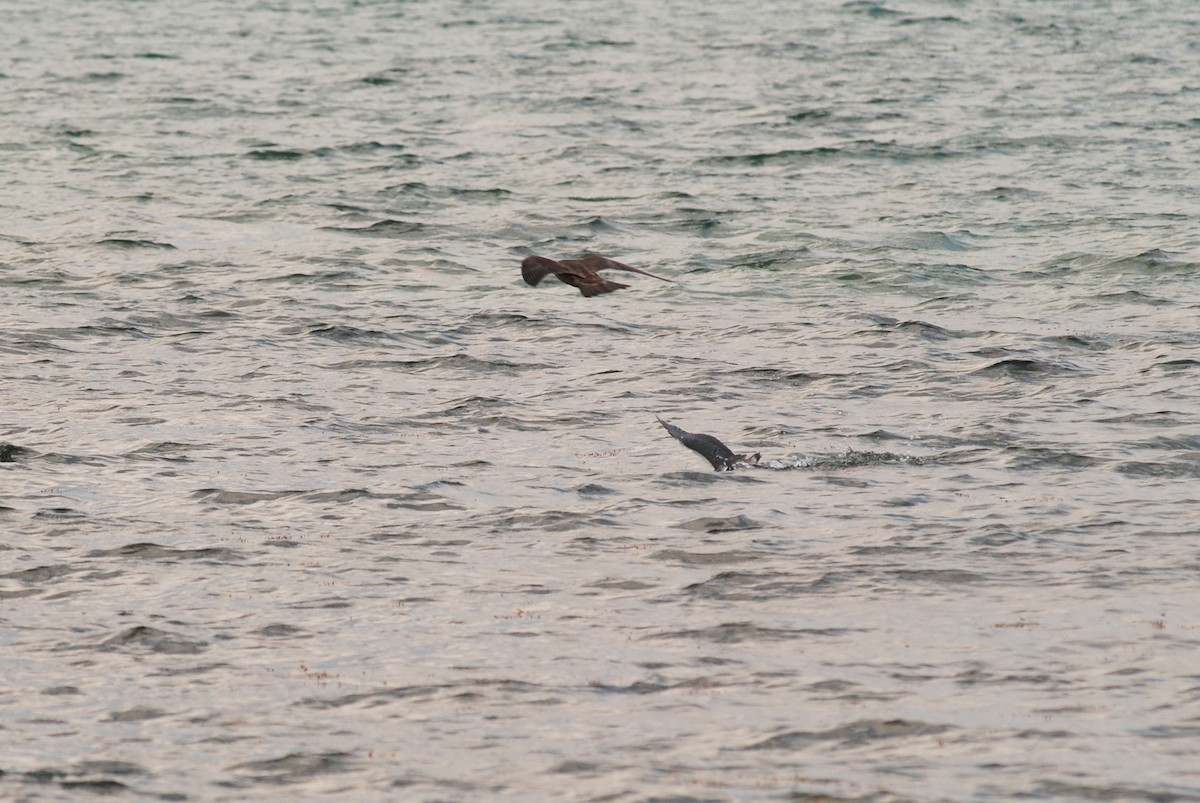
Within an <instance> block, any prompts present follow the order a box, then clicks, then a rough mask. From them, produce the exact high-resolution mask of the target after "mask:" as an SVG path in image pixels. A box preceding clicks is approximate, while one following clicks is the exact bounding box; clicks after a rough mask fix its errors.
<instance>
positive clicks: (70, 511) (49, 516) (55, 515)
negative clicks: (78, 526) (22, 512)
mask: <svg viewBox="0 0 1200 803" xmlns="http://www.w3.org/2000/svg"><path fill="white" fill-rule="evenodd" d="M33 518H34V519H35V520H38V521H83V520H84V519H86V518H87V514H86V513H84V512H83V511H82V510H76V509H75V508H71V507H46V508H42V509H41V510H39V511H38V512H36V513H34V514H33Z"/></svg>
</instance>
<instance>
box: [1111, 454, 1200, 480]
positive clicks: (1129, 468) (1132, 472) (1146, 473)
mask: <svg viewBox="0 0 1200 803" xmlns="http://www.w3.org/2000/svg"><path fill="white" fill-rule="evenodd" d="M1116 470H1117V472H1118V473H1119V474H1124V475H1125V476H1127V477H1146V478H1153V479H1160V480H1163V479H1192V478H1196V477H1200V459H1198V460H1160V461H1155V462H1150V461H1139V460H1131V461H1129V462H1126V463H1121V464H1119V465H1118V466H1117V467H1116Z"/></svg>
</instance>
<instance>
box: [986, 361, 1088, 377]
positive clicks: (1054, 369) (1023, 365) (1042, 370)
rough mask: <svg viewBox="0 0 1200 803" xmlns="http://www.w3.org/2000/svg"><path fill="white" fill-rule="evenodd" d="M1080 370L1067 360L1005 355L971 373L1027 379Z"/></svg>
mask: <svg viewBox="0 0 1200 803" xmlns="http://www.w3.org/2000/svg"><path fill="white" fill-rule="evenodd" d="M1080 370H1081V369H1080V368H1079V367H1078V366H1076V365H1073V364H1071V363H1068V362H1053V361H1050V360H1042V359H1037V358H1035V357H1005V358H1003V359H999V360H995V361H993V362H989V363H987V364H985V365H982V366H980V367H979V368H976V369H975V370H974V371H972V372H971V373H973V374H976V375H977V376H1004V377H1008V378H1009V379H1019V380H1027V379H1037V378H1042V377H1047V376H1063V375H1067V374H1073V373H1077V372H1078V371H1080Z"/></svg>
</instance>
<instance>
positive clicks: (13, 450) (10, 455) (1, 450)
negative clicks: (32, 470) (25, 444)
mask: <svg viewBox="0 0 1200 803" xmlns="http://www.w3.org/2000/svg"><path fill="white" fill-rule="evenodd" d="M29 453H30V450H29V449H25V448H22V447H20V446H17V445H16V444H15V443H0V463H15V462H17V458H18V457H21V456H22V455H28V454H29Z"/></svg>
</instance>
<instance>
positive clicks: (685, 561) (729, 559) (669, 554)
mask: <svg viewBox="0 0 1200 803" xmlns="http://www.w3.org/2000/svg"><path fill="white" fill-rule="evenodd" d="M751 529H752V528H751ZM709 532H711V531H709ZM718 532H720V531H718ZM650 557H651V558H652V559H654V560H661V561H669V562H671V563H678V564H681V565H684V566H721V565H726V564H733V563H746V562H749V561H758V560H762V559H763V556H762V555H760V554H757V553H754V552H744V551H740V550H730V551H726V552H688V551H686V550H683V549H663V550H660V551H658V552H655V553H654V554H652V555H651V556H650Z"/></svg>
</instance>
